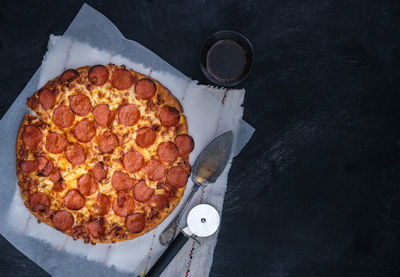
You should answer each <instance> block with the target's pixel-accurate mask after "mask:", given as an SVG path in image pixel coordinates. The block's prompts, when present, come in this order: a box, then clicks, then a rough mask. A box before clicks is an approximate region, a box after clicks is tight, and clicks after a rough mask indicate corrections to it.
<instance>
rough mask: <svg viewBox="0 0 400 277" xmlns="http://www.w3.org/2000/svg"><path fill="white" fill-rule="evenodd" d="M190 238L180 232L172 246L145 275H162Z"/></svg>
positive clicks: (148, 276) (147, 276)
mask: <svg viewBox="0 0 400 277" xmlns="http://www.w3.org/2000/svg"><path fill="white" fill-rule="evenodd" d="M188 239H189V238H188V237H186V236H185V235H183V234H182V233H181V232H179V235H178V236H177V237H176V238H175V239H174V240H173V241H172V242H171V244H170V246H169V247H168V248H167V249H166V250H165V251H164V253H163V254H162V255H161V257H160V258H159V259H158V260H157V262H156V263H155V264H154V265H153V267H152V268H151V269H150V271H149V272H148V273H146V275H145V276H146V277H150V276H160V275H161V273H162V272H163V271H164V269H165V268H166V267H167V266H168V265H169V263H170V262H171V261H172V260H173V259H174V257H175V256H176V255H177V254H178V252H179V250H181V248H182V247H183V246H184V245H185V243H186V242H187V241H188Z"/></svg>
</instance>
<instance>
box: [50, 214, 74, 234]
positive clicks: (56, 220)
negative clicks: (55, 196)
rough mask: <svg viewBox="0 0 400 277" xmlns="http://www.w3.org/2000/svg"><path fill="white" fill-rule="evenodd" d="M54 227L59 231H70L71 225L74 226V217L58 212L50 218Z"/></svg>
mask: <svg viewBox="0 0 400 277" xmlns="http://www.w3.org/2000/svg"><path fill="white" fill-rule="evenodd" d="M52 221H53V224H54V227H56V228H57V229H58V230H60V231H66V230H68V229H71V227H72V225H74V221H75V220H74V217H73V216H72V214H71V213H70V212H68V211H58V212H56V213H55V214H54V215H53V218H52Z"/></svg>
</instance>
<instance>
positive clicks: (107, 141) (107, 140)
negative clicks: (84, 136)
mask: <svg viewBox="0 0 400 277" xmlns="http://www.w3.org/2000/svg"><path fill="white" fill-rule="evenodd" d="M118 144H119V141H118V138H117V136H116V135H115V134H114V133H111V132H109V131H107V132H105V133H104V134H103V135H102V136H101V137H100V140H99V150H100V151H101V152H102V153H111V152H112V151H113V150H114V148H115V147H116V146H118Z"/></svg>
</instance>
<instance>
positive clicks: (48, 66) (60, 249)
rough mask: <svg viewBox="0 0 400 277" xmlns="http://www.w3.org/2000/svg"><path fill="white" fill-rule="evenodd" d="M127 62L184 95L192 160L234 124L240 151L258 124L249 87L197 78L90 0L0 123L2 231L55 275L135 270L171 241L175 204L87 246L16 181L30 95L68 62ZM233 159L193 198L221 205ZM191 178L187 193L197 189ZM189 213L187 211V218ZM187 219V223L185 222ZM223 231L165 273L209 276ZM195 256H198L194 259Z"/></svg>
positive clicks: (187, 251)
mask: <svg viewBox="0 0 400 277" xmlns="http://www.w3.org/2000/svg"><path fill="white" fill-rule="evenodd" d="M110 62H111V63H115V64H118V65H122V64H125V65H126V66H127V67H129V68H133V69H135V70H136V71H139V72H141V73H144V74H147V75H150V76H151V77H153V78H155V79H157V80H159V81H160V82H161V83H163V84H164V85H165V86H166V87H167V88H169V89H170V90H171V91H172V93H173V94H174V95H175V96H176V97H177V98H178V99H179V100H180V101H181V103H182V106H183V108H184V111H185V115H186V116H187V119H188V125H189V134H190V135H191V136H192V137H193V138H194V140H195V143H196V147H195V149H194V151H193V153H192V154H191V156H190V162H191V163H192V164H193V162H194V161H195V159H196V157H197V155H198V154H199V153H200V151H201V150H202V149H203V148H204V147H205V146H206V145H207V144H208V142H210V141H211V140H212V139H213V138H215V137H216V136H218V135H220V134H222V133H223V132H225V131H227V130H233V131H234V134H235V150H234V152H235V153H234V154H237V153H239V152H240V150H241V149H242V148H243V147H244V145H245V144H246V143H247V142H248V140H249V139H250V138H251V136H252V134H253V132H254V129H253V128H252V127H251V126H249V125H248V124H247V123H246V122H244V121H243V120H241V117H242V114H243V108H242V107H241V104H242V102H243V99H244V94H245V91H244V90H227V89H217V88H212V87H207V86H201V85H198V84H197V82H196V81H192V80H190V79H189V78H187V77H186V76H185V75H183V74H182V73H180V72H179V71H177V70H176V69H175V68H173V67H172V66H171V65H169V64H168V63H166V62H165V61H163V60H162V59H161V58H159V57H158V56H157V55H155V54H154V53H152V52H151V51H149V50H148V49H146V48H144V47H143V46H141V45H140V44H138V43H136V42H135V41H131V40H127V39H125V38H124V36H123V35H122V34H121V33H120V32H119V31H118V29H117V28H116V27H115V26H114V25H113V24H112V23H111V22H110V21H109V20H108V19H107V18H105V17H104V16H103V15H102V14H100V13H99V12H97V11H96V10H94V9H93V8H91V7H90V6H88V5H86V4H85V5H84V6H83V7H82V9H81V10H80V11H79V13H78V15H77V16H76V18H75V19H74V21H73V22H72V23H71V25H70V26H69V28H68V29H67V31H66V32H65V34H64V35H63V36H50V40H49V45H48V51H47V53H46V55H45V57H44V60H43V63H42V66H41V67H40V68H39V69H38V71H37V72H36V73H35V74H34V76H33V77H32V79H31V80H30V81H29V83H28V84H27V86H26V87H25V88H24V90H23V91H22V92H21V94H20V95H19V96H18V98H17V99H16V100H15V102H14V103H13V105H12V106H11V107H10V109H9V110H8V111H7V113H6V114H5V115H4V116H3V118H2V120H1V122H0V151H1V152H0V153H2V156H1V157H0V161H1V165H2V166H1V168H0V174H1V175H0V176H2V178H1V180H0V183H1V185H0V193H1V194H0V195H1V196H0V220H1V221H0V222H2V223H3V224H1V225H0V232H1V234H2V235H3V236H4V237H5V238H7V240H9V241H10V242H11V243H12V244H13V245H14V246H15V247H16V248H17V249H19V250H20V251H21V252H22V253H24V254H25V255H26V256H28V257H29V258H30V259H32V260H33V261H34V262H36V263H37V264H38V265H39V266H41V267H42V268H44V269H45V270H46V271H47V272H49V273H50V274H51V275H53V276H86V275H88V274H90V275H97V276H132V273H133V274H137V275H139V274H141V273H142V272H144V271H145V270H146V268H147V269H148V268H149V267H151V265H152V264H153V263H154V262H155V261H156V259H157V258H158V257H159V256H160V255H161V254H162V252H163V251H164V250H165V248H164V247H163V246H162V245H160V243H159V242H158V235H159V234H160V233H161V231H162V230H163V229H164V228H165V226H166V225H168V224H169V222H170V221H171V220H172V218H173V217H174V215H175V214H176V211H177V210H178V209H176V210H175V211H174V212H173V213H172V214H171V215H170V217H168V218H167V219H166V220H165V221H164V222H163V223H162V224H161V225H160V226H158V228H156V229H155V230H153V231H151V232H149V233H147V234H145V235H143V236H141V237H139V238H137V239H134V240H131V241H126V242H120V243H116V244H112V245H108V244H97V245H95V246H93V245H87V244H84V243H83V242H82V241H80V240H79V241H74V240H72V239H71V238H70V237H68V236H66V235H64V234H63V233H61V232H58V231H56V230H54V229H52V228H51V227H49V226H47V225H45V224H38V223H37V221H36V219H35V217H34V216H32V215H31V214H30V213H29V212H28V210H27V209H26V208H25V207H24V205H23V203H22V200H21V198H20V195H19V190H18V188H17V177H16V169H15V140H16V136H17V131H18V128H19V124H20V122H21V121H22V118H23V116H24V114H25V113H26V112H29V111H28V109H27V108H26V107H25V104H26V98H28V97H29V96H31V95H32V94H33V93H34V92H35V91H36V90H37V89H38V88H40V87H41V86H42V85H44V84H45V83H46V82H47V80H49V79H52V78H54V77H56V76H58V75H60V74H61V73H62V72H63V71H64V70H65V69H67V68H76V67H80V66H84V65H90V64H107V63H110ZM229 168H230V164H229V165H228V166H227V168H226V169H225V171H224V172H223V174H222V175H221V177H220V178H219V179H218V180H217V182H216V183H215V184H213V185H212V186H208V187H207V188H206V189H203V190H202V191H201V192H198V194H197V197H195V199H193V201H192V203H190V206H194V205H195V204H196V203H199V202H206V203H210V204H212V205H213V206H215V207H216V208H217V210H218V211H220V212H221V211H222V204H223V199H224V193H225V189H226V185H227V175H228V172H229ZM191 186H192V184H191V182H190V181H189V182H188V185H187V189H186V191H185V196H184V199H185V198H186V197H187V195H188V194H189V193H190V189H191ZM184 218H185V217H184ZM185 223H186V222H185V220H183V221H182V222H181V225H182V226H183V225H185ZM216 237H217V235H214V236H213V237H210V238H206V239H202V245H201V246H199V245H194V244H193V243H192V241H190V242H188V243H187V244H186V245H185V247H184V248H183V249H182V250H181V251H180V252H179V254H178V256H177V257H176V258H175V259H174V260H173V262H172V263H171V264H170V266H169V267H168V268H167V270H166V271H165V272H164V274H163V276H184V274H185V272H187V271H188V270H190V274H192V276H207V275H208V272H209V270H210V267H211V263H212V253H213V251H214V247H215V244H216ZM190 256H191V258H190Z"/></svg>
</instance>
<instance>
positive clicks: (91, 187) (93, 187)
mask: <svg viewBox="0 0 400 277" xmlns="http://www.w3.org/2000/svg"><path fill="white" fill-rule="evenodd" d="M78 190H79V192H80V193H82V194H83V195H85V196H89V195H92V194H93V193H95V192H96V191H97V190H98V186H97V183H96V181H95V180H94V178H93V176H92V175H90V174H83V175H82V176H81V177H79V179H78Z"/></svg>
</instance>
